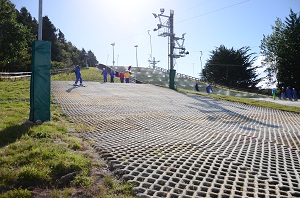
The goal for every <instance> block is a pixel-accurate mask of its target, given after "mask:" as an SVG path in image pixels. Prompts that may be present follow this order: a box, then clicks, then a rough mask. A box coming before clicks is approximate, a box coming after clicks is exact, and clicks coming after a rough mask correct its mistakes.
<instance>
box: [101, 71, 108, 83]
mask: <svg viewBox="0 0 300 198" xmlns="http://www.w3.org/2000/svg"><path fill="white" fill-rule="evenodd" d="M102 75H103V82H107V71H106V70H105V68H103V70H102Z"/></svg>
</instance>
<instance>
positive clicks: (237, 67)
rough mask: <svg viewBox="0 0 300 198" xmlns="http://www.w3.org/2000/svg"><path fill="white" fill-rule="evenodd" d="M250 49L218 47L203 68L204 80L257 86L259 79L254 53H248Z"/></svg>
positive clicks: (229, 84) (226, 84)
mask: <svg viewBox="0 0 300 198" xmlns="http://www.w3.org/2000/svg"><path fill="white" fill-rule="evenodd" d="M249 51H250V48H249V47H242V48H240V49H238V50H234V49H233V48H231V49H227V48H226V47H225V46H224V45H221V46H220V47H218V48H216V49H215V50H213V51H212V52H211V55H210V59H209V60H208V61H207V63H206V64H205V67H204V69H203V77H204V80H206V81H208V82H213V83H217V84H221V85H225V86H230V87H238V88H255V85H256V84H257V83H258V82H259V80H258V79H256V78H257V74H256V72H255V71H256V67H253V62H254V58H251V56H252V55H253V53H250V54H248V52H249Z"/></svg>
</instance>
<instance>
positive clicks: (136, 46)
mask: <svg viewBox="0 0 300 198" xmlns="http://www.w3.org/2000/svg"><path fill="white" fill-rule="evenodd" d="M134 47H135V58H136V66H137V68H138V67H139V64H138V56H137V48H138V45H135V46H134Z"/></svg>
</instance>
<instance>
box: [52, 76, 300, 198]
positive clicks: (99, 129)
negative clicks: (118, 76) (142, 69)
mask: <svg viewBox="0 0 300 198" xmlns="http://www.w3.org/2000/svg"><path fill="white" fill-rule="evenodd" d="M69 84H71V83H70V82H52V94H53V95H54V97H55V98H56V99H57V101H58V103H59V105H60V106H61V107H62V109H63V111H64V112H65V113H66V114H67V115H68V116H69V117H70V118H71V119H72V120H73V121H75V122H80V123H84V124H86V125H88V126H92V127H94V131H92V132H89V133H85V134H83V135H84V136H85V137H86V138H88V139H90V140H93V142H94V146H95V148H96V149H97V151H98V152H99V155H101V156H102V157H104V158H106V159H107V160H108V162H109V164H111V165H112V167H113V168H114V170H115V171H116V173H117V174H120V175H122V177H123V178H125V179H127V180H129V181H130V182H132V183H134V184H135V186H136V187H135V188H134V190H135V191H136V192H137V195H138V197H184V198H189V197H209V198H211V197H222V198H223V197H224V198H225V197H236V198H239V197H274V198H275V197H276V198H279V197H280V198H283V197H300V153H299V150H300V116H299V114H294V113H287V112H283V111H277V110H271V109H265V108H259V107H253V106H249V105H243V104H239V103H233V102H227V101H221V100H215V99H211V98H206V97H201V96H195V95H189V94H183V93H178V92H176V91H173V90H170V89H166V88H161V87H156V86H153V85H141V84H119V83H115V84H112V83H106V84H101V83H98V82H85V84H86V85H87V87H72V86H70V85H69Z"/></svg>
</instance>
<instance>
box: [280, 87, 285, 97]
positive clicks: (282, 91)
mask: <svg viewBox="0 0 300 198" xmlns="http://www.w3.org/2000/svg"><path fill="white" fill-rule="evenodd" d="M281 98H282V99H283V100H285V99H286V94H285V88H284V87H282V88H281Z"/></svg>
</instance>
